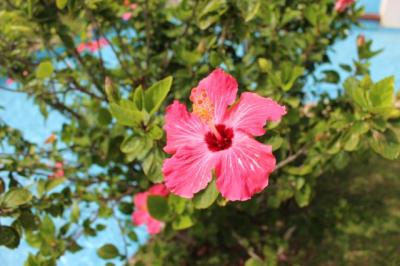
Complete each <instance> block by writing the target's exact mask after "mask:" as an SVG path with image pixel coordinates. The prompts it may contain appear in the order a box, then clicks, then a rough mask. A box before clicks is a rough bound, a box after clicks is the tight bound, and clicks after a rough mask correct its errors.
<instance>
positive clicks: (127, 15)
mask: <svg viewBox="0 0 400 266" xmlns="http://www.w3.org/2000/svg"><path fill="white" fill-rule="evenodd" d="M121 18H122V20H123V21H128V20H130V19H131V18H132V13H131V12H125V13H124V14H122V16H121Z"/></svg>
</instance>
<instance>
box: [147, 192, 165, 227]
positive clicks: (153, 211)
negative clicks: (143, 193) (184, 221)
mask: <svg viewBox="0 0 400 266" xmlns="http://www.w3.org/2000/svg"><path fill="white" fill-rule="evenodd" d="M147 207H148V209H149V213H150V215H151V216H152V217H153V218H155V219H157V220H160V221H164V220H165V219H166V218H167V216H168V211H169V208H168V203H167V201H166V199H165V197H162V196H155V195H151V196H149V197H148V198H147Z"/></svg>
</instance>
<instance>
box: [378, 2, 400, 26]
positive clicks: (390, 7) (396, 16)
mask: <svg viewBox="0 0 400 266" xmlns="http://www.w3.org/2000/svg"><path fill="white" fill-rule="evenodd" d="M381 24H382V26H384V27H392V28H400V0H382V3H381Z"/></svg>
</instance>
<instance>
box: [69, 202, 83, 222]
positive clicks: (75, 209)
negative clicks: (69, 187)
mask: <svg viewBox="0 0 400 266" xmlns="http://www.w3.org/2000/svg"><path fill="white" fill-rule="evenodd" d="M80 214H81V211H80V208H79V203H78V201H74V202H73V203H72V208H71V222H73V223H76V222H78V221H79V216H80Z"/></svg>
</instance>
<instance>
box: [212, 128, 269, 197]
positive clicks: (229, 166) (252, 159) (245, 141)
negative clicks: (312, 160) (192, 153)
mask: <svg viewBox="0 0 400 266" xmlns="http://www.w3.org/2000/svg"><path fill="white" fill-rule="evenodd" d="M274 168H275V157H274V156H273V155H272V149H271V146H269V145H264V144H261V143H259V142H257V141H256V140H254V139H252V138H251V137H249V136H247V135H245V134H240V133H239V134H236V136H235V138H234V144H233V145H232V147H231V148H230V149H228V150H226V151H224V152H221V155H220V157H219V160H218V164H217V165H216V168H215V170H216V175H217V188H218V190H219V191H220V192H221V194H222V196H224V197H225V198H226V199H228V200H231V201H234V200H241V201H244V200H248V199H250V198H251V197H252V196H253V195H254V194H255V193H258V192H260V191H262V190H263V189H264V188H265V187H266V186H267V185H268V177H269V174H270V173H271V172H272V171H273V170H274Z"/></svg>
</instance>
